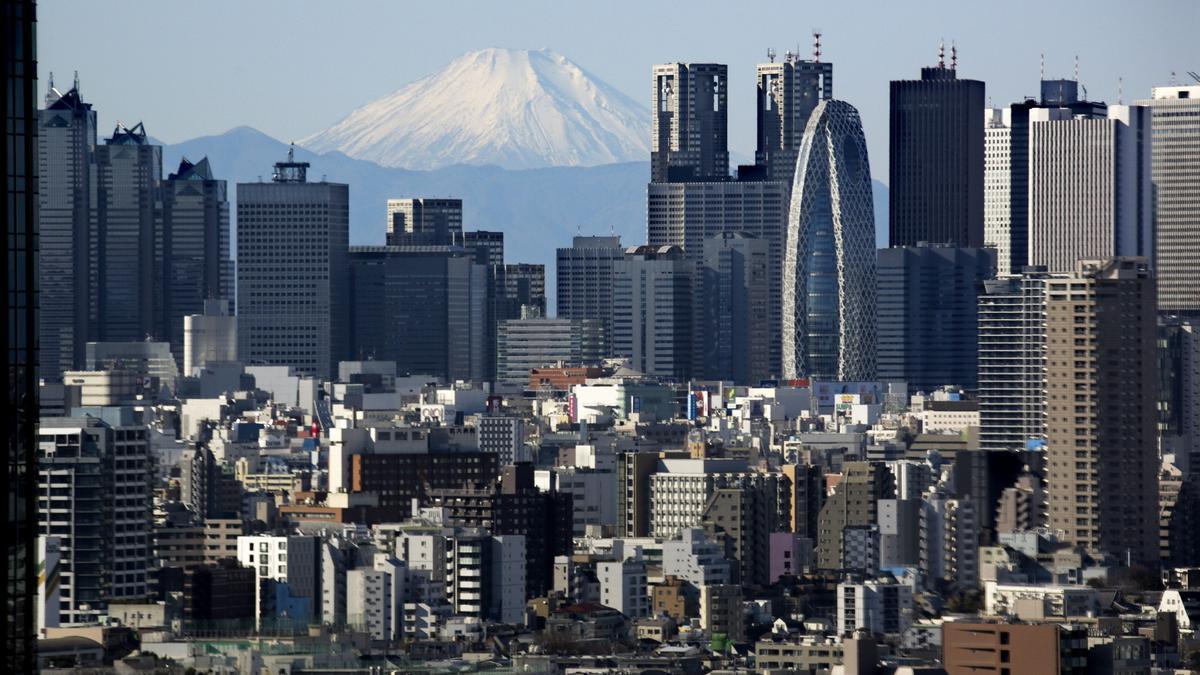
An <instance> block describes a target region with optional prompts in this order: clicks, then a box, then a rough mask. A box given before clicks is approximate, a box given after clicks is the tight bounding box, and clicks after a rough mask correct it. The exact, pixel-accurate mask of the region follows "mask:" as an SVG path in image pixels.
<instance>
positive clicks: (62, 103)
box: [38, 80, 96, 379]
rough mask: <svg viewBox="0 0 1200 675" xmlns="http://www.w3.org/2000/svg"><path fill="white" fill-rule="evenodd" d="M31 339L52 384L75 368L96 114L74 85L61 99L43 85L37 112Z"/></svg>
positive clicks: (87, 297) (86, 291)
mask: <svg viewBox="0 0 1200 675" xmlns="http://www.w3.org/2000/svg"><path fill="white" fill-rule="evenodd" d="M38 148H39V151H38V206H39V212H38V221H39V233H38V235H39V239H40V247H39V251H38V272H39V277H38V283H39V288H40V302H39V304H40V312H39V316H38V321H39V324H38V336H39V342H40V346H39V349H40V354H41V358H40V363H39V366H40V369H41V374H42V376H43V377H46V378H49V379H56V378H59V377H61V376H62V372H63V371H64V370H70V369H72V368H77V367H80V366H82V365H83V349H84V345H85V344H86V343H87V341H88V340H89V339H96V336H95V334H94V333H93V332H92V329H91V324H90V321H89V317H90V316H91V300H92V294H91V288H92V283H91V264H92V260H91V235H90V234H89V232H90V230H89V222H90V219H91V213H90V206H89V205H90V204H91V196H90V195H91V190H92V187H91V186H92V178H91V175H92V156H93V154H94V153H95V149H96V113H95V111H93V110H92V106H91V104H90V103H85V102H84V100H83V98H82V96H81V95H80V91H79V82H78V80H77V81H76V82H75V86H73V87H72V88H70V89H68V90H67V92H66V93H65V94H63V93H59V92H58V90H56V89H55V88H54V86H53V82H52V83H51V84H50V86H49V92H48V93H47V94H46V108H45V109H44V110H41V111H40V112H39V113H38Z"/></svg>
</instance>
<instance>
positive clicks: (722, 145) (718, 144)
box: [650, 63, 729, 183]
mask: <svg viewBox="0 0 1200 675" xmlns="http://www.w3.org/2000/svg"><path fill="white" fill-rule="evenodd" d="M728 78H729V67H728V66H726V65H724V64H718V63H669V64H663V65H656V66H654V68H653V86H654V96H653V107H652V108H651V110H652V123H653V129H652V131H651V133H652V134H653V135H652V137H651V141H652V142H651V153H650V180H651V181H652V182H655V183H666V182H690V181H712V180H717V181H719V180H725V179H726V178H727V177H728V176H729V136H728V121H729V112H728V109H727V104H728Z"/></svg>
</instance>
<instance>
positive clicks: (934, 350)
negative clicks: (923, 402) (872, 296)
mask: <svg viewBox="0 0 1200 675" xmlns="http://www.w3.org/2000/svg"><path fill="white" fill-rule="evenodd" d="M996 257H997V256H996V251H994V250H992V249H988V248H982V249H981V248H958V247H951V246H935V245H924V246H907V247H896V248H886V249H880V250H879V260H878V264H877V265H876V272H875V273H876V275H877V276H876V279H877V283H878V286H877V288H878V291H877V299H876V302H877V305H878V308H879V310H878V311H879V313H878V318H877V319H876V326H877V329H878V333H877V337H876V349H877V352H876V353H877V367H878V375H879V379H881V380H898V381H901V382H907V383H908V388H909V391H910V392H918V391H922V392H932V391H934V390H935V389H937V388H939V387H942V386H945V385H958V386H961V387H963V388H964V389H967V390H968V391H974V390H975V389H976V388H977V385H978V367H979V364H978V355H979V294H980V292H981V291H982V290H983V282H984V280H986V279H990V278H992V277H993V276H994V275H995V268H996Z"/></svg>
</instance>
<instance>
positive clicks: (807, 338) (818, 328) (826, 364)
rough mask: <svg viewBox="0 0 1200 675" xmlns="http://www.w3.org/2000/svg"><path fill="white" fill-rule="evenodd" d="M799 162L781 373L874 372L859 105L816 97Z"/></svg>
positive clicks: (844, 376)
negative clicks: (821, 99)
mask: <svg viewBox="0 0 1200 675" xmlns="http://www.w3.org/2000/svg"><path fill="white" fill-rule="evenodd" d="M804 133H805V139H804V143H803V145H802V147H801V150H800V157H799V160H798V162H797V170H796V178H795V184H794V186H793V187H792V202H791V209H790V212H789V215H788V224H787V237H786V241H787V250H786V251H785V252H784V263H783V291H782V293H783V296H782V297H783V299H782V331H783V332H782V340H783V345H782V366H783V369H782V372H783V375H784V377H811V378H816V379H827V380H840V381H855V380H859V381H866V380H872V379H874V377H875V220H874V214H873V209H872V193H871V170H870V164H869V162H868V160H867V146H866V140H865V139H864V137H863V133H862V122H861V120H860V119H859V116H858V111H857V110H855V109H854V107H853V106H851V105H850V104H848V103H844V102H842V101H822V102H821V104H820V105H818V106H817V109H816V111H814V112H813V115H812V117H811V118H809V122H808V128H807V130H806V131H805V132H804Z"/></svg>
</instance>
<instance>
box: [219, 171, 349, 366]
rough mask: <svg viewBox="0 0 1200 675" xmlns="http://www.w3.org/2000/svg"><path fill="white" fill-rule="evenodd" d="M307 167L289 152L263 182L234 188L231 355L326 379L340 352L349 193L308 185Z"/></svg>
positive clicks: (339, 186) (343, 335)
mask: <svg viewBox="0 0 1200 675" xmlns="http://www.w3.org/2000/svg"><path fill="white" fill-rule="evenodd" d="M308 166H309V165H308V163H307V162H296V161H294V159H293V157H292V153H291V151H289V152H288V160H287V161H286V162H279V163H277V164H276V165H275V172H274V176H273V179H272V181H271V182H270V183H240V184H238V190H237V200H238V204H237V209H238V218H237V220H238V228H237V241H238V246H237V250H238V265H237V280H238V283H237V297H238V352H239V354H240V356H241V358H242V359H243V360H245V361H248V362H251V363H266V364H272V365H289V366H293V367H294V368H295V369H296V371H297V372H298V373H301V374H305V375H320V376H332V375H333V374H334V373H336V372H337V362H338V361H339V360H341V359H342V358H344V357H345V355H346V349H347V338H348V335H347V330H348V324H349V320H348V316H349V306H350V302H349V296H348V292H347V291H348V283H349V276H350V275H349V270H348V263H347V256H348V248H349V237H350V218H349V201H350V188H349V187H348V186H346V185H344V184H340V183H326V182H324V181H322V182H320V183H309V182H308V178H307V170H308Z"/></svg>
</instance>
